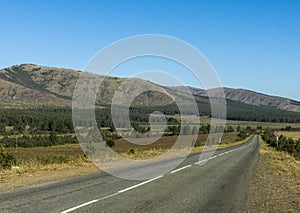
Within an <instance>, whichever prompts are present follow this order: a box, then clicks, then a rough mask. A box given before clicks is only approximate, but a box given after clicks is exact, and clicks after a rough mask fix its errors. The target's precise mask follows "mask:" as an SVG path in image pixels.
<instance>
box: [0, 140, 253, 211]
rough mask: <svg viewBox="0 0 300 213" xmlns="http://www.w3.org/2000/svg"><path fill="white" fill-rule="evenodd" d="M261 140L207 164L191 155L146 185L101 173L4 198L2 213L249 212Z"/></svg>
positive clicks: (218, 153)
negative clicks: (253, 172) (251, 185)
mask: <svg viewBox="0 0 300 213" xmlns="http://www.w3.org/2000/svg"><path fill="white" fill-rule="evenodd" d="M257 150H258V143H257V136H254V137H253V138H251V139H250V140H249V142H247V143H246V144H243V145H240V146H235V147H231V148H226V149H221V150H217V151H216V152H215V154H214V156H213V157H211V158H210V159H209V160H208V161H207V162H206V163H204V164H203V162H200V163H199V155H197V154H191V155H189V156H188V157H187V158H186V160H185V161H184V162H182V163H181V165H179V166H178V167H177V168H176V169H174V170H173V171H172V172H170V173H168V174H165V175H163V176H158V177H156V178H154V179H151V180H147V181H131V180H123V179H120V178H117V177H113V176H111V175H108V174H106V173H103V172H102V173H98V174H93V175H88V176H82V177H78V178H73V179H68V180H64V181H60V182H55V183H51V184H45V185H40V186H36V187H31V188H27V189H20V190H16V191H12V192H8V193H2V194H0V203H1V206H0V212H245V211H246V209H245V208H246V207H245V202H246V200H247V189H248V185H249V181H250V179H251V175H252V169H253V167H254V166H255V163H256V160H257V156H258V152H257Z"/></svg>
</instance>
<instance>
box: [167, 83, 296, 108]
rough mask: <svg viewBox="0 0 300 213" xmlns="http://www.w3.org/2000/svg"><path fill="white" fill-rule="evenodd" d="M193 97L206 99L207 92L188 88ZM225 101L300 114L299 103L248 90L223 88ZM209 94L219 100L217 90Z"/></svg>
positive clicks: (184, 89)
mask: <svg viewBox="0 0 300 213" xmlns="http://www.w3.org/2000/svg"><path fill="white" fill-rule="evenodd" d="M171 88H172V89H174V90H176V91H180V92H187V88H186V87H171ZM188 89H189V90H190V91H191V92H192V94H193V95H195V96H201V97H208V96H207V91H205V90H203V89H197V88H193V87H189V88H188ZM223 90H224V93H225V96H226V99H227V100H232V101H237V102H240V103H244V104H249V105H254V106H268V107H274V108H277V109H281V110H287V111H294V112H300V102H299V101H295V100H291V99H288V98H282V97H277V96H270V95H266V94H262V93H258V92H254V91H250V90H245V89H231V88H223ZM209 94H210V96H211V97H214V98H220V97H221V93H220V92H219V89H218V88H216V89H211V90H209Z"/></svg>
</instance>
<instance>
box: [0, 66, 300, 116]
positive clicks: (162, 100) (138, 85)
mask: <svg viewBox="0 0 300 213" xmlns="http://www.w3.org/2000/svg"><path fill="white" fill-rule="evenodd" d="M79 75H80V71H75V70H72V69H65V68H55V67H46V66H38V65H34V64H20V65H15V66H12V67H8V68H4V69H0V100H1V102H2V104H6V103H8V104H14V103H22V104H31V105H54V106H55V105H57V106H71V100H72V95H73V91H74V88H75V85H76V82H77V79H78V77H79ZM91 75H96V74H91ZM97 76H98V75H97ZM98 77H99V76H98ZM100 77H101V78H104V76H100ZM126 80H128V79H126V78H116V77H106V78H104V81H103V84H101V87H100V90H99V91H101V92H100V93H99V94H98V95H97V100H96V104H98V105H107V104H110V103H111V101H112V97H113V95H114V93H115V92H116V91H117V89H118V88H119V86H120V85H121V84H122V83H124V82H125V81H126ZM131 80H132V79H131ZM134 83H135V87H134V88H129V90H128V91H127V93H128V92H129V91H130V89H143V88H145V87H147V86H146V85H147V84H148V85H149V87H151V86H155V87H161V88H162V89H163V90H164V91H166V92H167V93H168V95H169V97H168V96H167V95H164V94H160V93H158V92H156V93H155V92H153V91H151V92H145V93H143V94H141V95H139V96H138V97H137V99H136V103H138V104H153V105H168V104H172V102H173V101H174V100H175V99H176V98H177V99H178V97H179V96H180V97H181V98H182V97H183V98H182V99H183V100H184V99H188V98H189V96H188V95H187V94H188V93H191V94H192V95H193V96H194V98H196V99H197V100H198V99H199V100H204V99H207V98H208V95H207V94H208V93H209V94H210V97H213V98H220V97H221V95H222V93H220V89H219V88H215V89H210V90H208V91H206V90H203V89H199V88H194V87H180V86H178V87H167V86H161V85H158V84H156V83H152V82H150V81H146V80H143V79H134ZM223 89H224V93H225V96H226V99H228V100H231V101H236V102H239V103H243V104H248V105H253V106H267V107H273V108H276V109H280V110H285V111H293V112H300V102H299V101H296V100H292V99H289V98H283V97H279V96H272V95H267V94H263V93H259V92H255V91H251V90H246V89H232V88H228V87H226V88H223ZM124 95H126V94H125V93H124Z"/></svg>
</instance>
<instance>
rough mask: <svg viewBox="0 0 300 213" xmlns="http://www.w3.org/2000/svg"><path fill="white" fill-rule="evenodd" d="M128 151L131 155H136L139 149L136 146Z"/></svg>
mask: <svg viewBox="0 0 300 213" xmlns="http://www.w3.org/2000/svg"><path fill="white" fill-rule="evenodd" d="M128 153H129V154H130V155H134V154H135V153H137V149H136V148H131V149H129V150H128Z"/></svg>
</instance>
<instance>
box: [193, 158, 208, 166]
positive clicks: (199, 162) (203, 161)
mask: <svg viewBox="0 0 300 213" xmlns="http://www.w3.org/2000/svg"><path fill="white" fill-rule="evenodd" d="M207 161H208V159H204V160H201V161H198V162H196V163H195V165H197V164H201V163H205V162H207Z"/></svg>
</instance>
